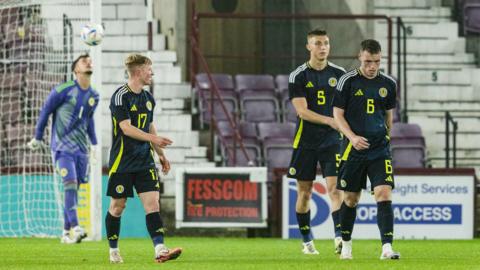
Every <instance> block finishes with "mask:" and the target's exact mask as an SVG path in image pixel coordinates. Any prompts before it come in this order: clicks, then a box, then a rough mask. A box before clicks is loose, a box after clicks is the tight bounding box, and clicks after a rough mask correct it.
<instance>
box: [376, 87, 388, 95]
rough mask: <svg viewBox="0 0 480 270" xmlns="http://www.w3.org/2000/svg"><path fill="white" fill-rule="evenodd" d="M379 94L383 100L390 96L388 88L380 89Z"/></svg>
mask: <svg viewBox="0 0 480 270" xmlns="http://www.w3.org/2000/svg"><path fill="white" fill-rule="evenodd" d="M378 94H379V95H380V96H381V97H383V98H384V97H386V96H387V95H388V91H387V88H385V87H382V88H380V89H378Z"/></svg>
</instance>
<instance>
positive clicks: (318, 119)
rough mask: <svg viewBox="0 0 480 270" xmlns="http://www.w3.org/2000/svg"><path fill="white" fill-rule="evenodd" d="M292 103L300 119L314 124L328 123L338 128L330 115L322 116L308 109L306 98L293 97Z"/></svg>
mask: <svg viewBox="0 0 480 270" xmlns="http://www.w3.org/2000/svg"><path fill="white" fill-rule="evenodd" d="M292 104H293V107H294V108H295V111H296V112H297V115H298V117H300V118H301V119H303V120H305V121H308V122H312V123H316V124H322V125H329V126H331V127H332V128H334V129H338V127H337V125H336V124H335V121H334V120H333V118H332V117H328V116H324V115H321V114H318V113H316V112H314V111H312V110H309V109H308V106H307V99H306V98H304V97H295V98H293V99H292Z"/></svg>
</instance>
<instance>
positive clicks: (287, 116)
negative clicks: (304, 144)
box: [280, 89, 297, 123]
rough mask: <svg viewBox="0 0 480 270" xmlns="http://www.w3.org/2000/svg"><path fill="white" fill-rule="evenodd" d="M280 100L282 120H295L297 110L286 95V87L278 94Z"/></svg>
mask: <svg viewBox="0 0 480 270" xmlns="http://www.w3.org/2000/svg"><path fill="white" fill-rule="evenodd" d="M280 101H281V104H282V117H283V122H294V123H295V122H297V112H296V111H295V108H294V107H293V104H292V102H291V101H290V98H289V95H288V89H284V90H283V91H282V92H281V95H280Z"/></svg>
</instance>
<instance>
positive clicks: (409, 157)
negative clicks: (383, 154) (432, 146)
mask: <svg viewBox="0 0 480 270" xmlns="http://www.w3.org/2000/svg"><path fill="white" fill-rule="evenodd" d="M390 143H391V149H392V156H393V166H394V167H395V168H424V167H425V163H426V162H425V161H426V158H425V156H426V155H425V138H424V137H423V135H422V130H421V128H420V126H419V125H417V124H406V123H395V124H394V125H393V127H392V130H391V132H390Z"/></svg>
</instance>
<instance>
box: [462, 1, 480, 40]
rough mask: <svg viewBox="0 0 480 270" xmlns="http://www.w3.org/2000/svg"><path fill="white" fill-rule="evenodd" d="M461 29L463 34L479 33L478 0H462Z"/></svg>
mask: <svg viewBox="0 0 480 270" xmlns="http://www.w3.org/2000/svg"><path fill="white" fill-rule="evenodd" d="M463 31H464V34H465V35H467V34H468V33H475V34H479V33H480V3H479V2H478V1H473V0H465V1H464V4H463Z"/></svg>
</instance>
